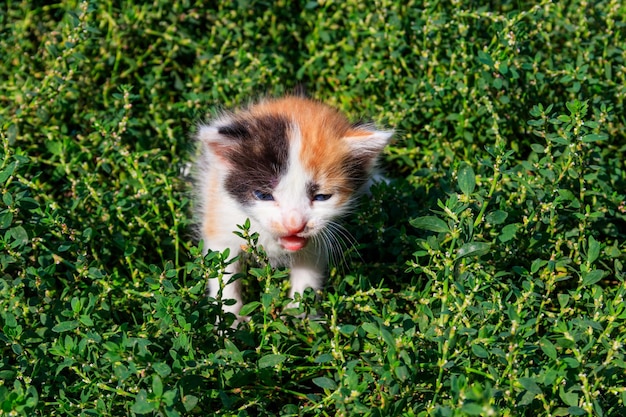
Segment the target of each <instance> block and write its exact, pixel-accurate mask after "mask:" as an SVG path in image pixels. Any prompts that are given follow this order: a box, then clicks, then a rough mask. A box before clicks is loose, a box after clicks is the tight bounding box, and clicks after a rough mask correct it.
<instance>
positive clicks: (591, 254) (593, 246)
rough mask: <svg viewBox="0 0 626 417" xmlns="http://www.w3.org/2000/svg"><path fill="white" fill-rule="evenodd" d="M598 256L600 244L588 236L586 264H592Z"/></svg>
mask: <svg viewBox="0 0 626 417" xmlns="http://www.w3.org/2000/svg"><path fill="white" fill-rule="evenodd" d="M599 255H600V242H598V241H597V240H595V239H594V238H593V236H589V240H588V245H587V262H589V263H590V264H592V263H593V262H594V261H595V260H596V259H598V256H599Z"/></svg>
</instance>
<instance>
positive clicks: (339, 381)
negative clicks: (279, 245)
mask: <svg viewBox="0 0 626 417" xmlns="http://www.w3.org/2000/svg"><path fill="white" fill-rule="evenodd" d="M215 3H219V4H220V5H218V6H216V5H199V4H195V3H193V2H190V1H182V2H166V1H163V0H155V1H153V2H151V3H149V4H148V3H145V4H144V3H142V2H132V1H130V2H113V1H111V0H106V1H99V2H91V3H89V2H77V1H64V2H61V3H58V4H47V3H42V2H34V3H33V2H26V1H23V2H18V1H9V2H5V3H4V4H3V5H1V6H0V8H1V10H0V55H1V56H2V62H3V63H4V64H3V66H1V67H0V81H1V82H0V139H1V142H0V143H1V146H0V184H1V185H0V193H1V197H2V198H1V199H0V200H1V201H0V340H1V344H0V349H1V350H2V352H1V355H0V415H24V416H33V415H37V416H91V415H102V416H121V415H160V416H168V417H169V416H182V415H198V416H204V415H214V414H215V415H237V416H247V415H249V416H270V415H283V416H295V415H303V416H307V415H324V416H331V415H346V416H348V415H350V416H351V415H368V416H395V415H403V416H413V415H435V416H460V415H503V416H514V415H538V416H563V415H587V416H618V415H624V414H626V406H625V403H626V362H625V360H624V353H625V349H624V344H625V343H626V303H625V302H624V297H625V295H626V283H625V272H624V262H625V260H626V256H625V252H626V173H625V166H624V161H625V160H626V155H625V154H626V135H625V133H624V132H626V126H625V121H626V120H625V119H626V116H625V114H626V108H625V106H624V100H625V98H626V80H625V78H626V66H625V60H626V32H625V25H626V6H625V5H624V4H623V2H621V1H595V2H584V1H578V0H574V1H571V2H550V1H544V2H541V3H539V4H536V3H535V2H524V1H512V2H494V3H493V4H492V5H491V6H484V7H478V6H477V5H475V4H474V3H472V2H450V4H449V3H448V2H425V3H419V2H413V1H411V0H408V1H398V0H393V1H392V0H377V1H373V2H362V1H345V2H332V1H319V2H315V1H311V2H308V1H300V2H291V1H286V0H282V1H281V0H279V1H276V2H260V1H245V0H241V1H238V2H232V3H231V2H215ZM298 84H304V85H306V86H307V87H308V90H309V93H310V94H311V95H312V96H313V97H316V98H319V99H322V100H324V101H326V102H329V103H331V104H333V105H335V106H337V107H338V108H340V109H342V110H343V111H345V112H347V113H348V114H349V115H351V117H353V118H354V119H359V118H365V119H372V120H374V121H376V122H377V123H379V124H381V125H384V126H389V127H393V128H395V129H396V130H397V135H396V137H395V140H394V142H393V143H392V145H390V146H389V147H388V148H387V150H386V151H385V155H384V165H385V168H386V170H387V172H388V175H389V176H390V177H391V178H392V179H393V180H392V181H391V183H390V184H389V185H379V186H377V187H376V188H375V189H373V191H372V193H373V194H372V196H371V198H368V199H365V200H364V201H363V202H362V205H361V209H360V210H359V211H358V212H357V213H356V214H355V215H354V216H352V217H351V218H348V219H346V221H345V224H346V226H347V227H348V228H349V230H350V231H351V233H352V234H353V235H354V237H355V240H356V242H357V244H356V245H355V248H353V249H350V250H347V251H346V254H345V262H344V263H342V264H340V265H337V267H336V268H333V269H332V270H331V273H330V277H329V279H328V284H327V288H326V291H325V293H324V295H323V296H322V297H320V299H318V300H316V299H315V296H314V295H313V294H310V293H308V294H305V296H304V298H303V300H302V307H301V308H302V310H303V311H305V312H308V313H311V317H316V318H315V319H313V318H311V319H308V318H306V319H298V318H295V317H293V316H290V315H286V314H283V313H282V308H283V306H284V305H285V304H286V303H287V302H288V301H287V300H285V297H284V296H285V294H286V288H285V285H286V283H285V279H284V271H279V270H275V269H273V268H272V266H271V265H266V264H265V263H263V262H261V264H260V265H258V267H257V268H252V269H250V271H249V274H248V276H247V277H245V278H243V279H245V280H246V281H247V282H248V286H247V287H248V288H251V290H250V292H251V294H250V301H251V303H250V304H248V305H247V306H246V307H245V309H246V310H247V312H248V313H249V314H250V316H251V320H250V322H249V323H247V324H246V325H244V326H242V327H240V328H239V329H238V330H232V329H230V328H229V327H228V321H229V319H228V318H227V319H226V320H224V321H221V322H220V325H219V327H221V329H220V328H218V327H216V326H215V325H214V323H215V317H216V315H217V314H219V311H220V310H219V307H218V306H216V305H215V304H214V303H211V302H209V301H208V300H207V299H206V298H205V297H204V296H203V289H204V286H205V282H206V279H207V278H208V277H209V276H215V275H217V274H219V273H220V271H221V270H222V269H223V266H224V264H225V262H227V261H228V259H226V257H225V256H223V254H217V253H211V254H209V255H208V256H207V257H206V258H204V259H203V258H202V256H200V255H199V253H200V252H199V250H198V248H197V246H196V245H197V243H196V242H194V241H193V239H192V237H191V232H190V230H191V225H192V221H191V220H190V215H189V213H190V209H191V205H192V202H190V200H189V184H188V178H186V177H185V175H184V167H185V164H186V163H187V162H188V161H189V160H190V158H191V157H192V155H193V144H192V143H191V140H190V135H191V133H192V132H193V129H194V123H195V122H196V121H198V120H200V119H202V118H203V117H205V115H206V114H209V113H211V112H213V111H216V109H218V108H220V107H231V106H234V105H236V104H238V103H242V102H247V101H248V100H249V99H250V98H251V97H252V98H254V97H259V96H262V95H264V94H280V93H281V92H284V91H289V90H291V89H292V88H294V87H295V86H297V85H298ZM244 234H245V232H244ZM249 240H251V241H252V242H253V241H254V237H249ZM354 249H356V250H354ZM254 250H256V251H257V255H259V257H260V259H261V260H262V258H263V257H262V252H261V251H260V249H259V248H257V249H254ZM357 252H358V253H357ZM257 300H258V301H257Z"/></svg>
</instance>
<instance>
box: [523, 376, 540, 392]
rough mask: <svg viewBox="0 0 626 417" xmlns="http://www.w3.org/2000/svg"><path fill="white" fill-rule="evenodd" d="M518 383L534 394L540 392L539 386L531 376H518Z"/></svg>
mask: <svg viewBox="0 0 626 417" xmlns="http://www.w3.org/2000/svg"><path fill="white" fill-rule="evenodd" d="M519 383H520V384H521V385H522V386H523V387H524V389H526V390H527V391H529V392H532V393H533V394H534V395H539V394H541V388H539V385H537V383H536V382H535V380H534V379H533V378H520V379H519Z"/></svg>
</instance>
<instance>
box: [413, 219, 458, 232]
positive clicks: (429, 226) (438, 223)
mask: <svg viewBox="0 0 626 417" xmlns="http://www.w3.org/2000/svg"><path fill="white" fill-rule="evenodd" d="M409 223H411V226H413V227H415V228H417V229H424V230H430V231H431V232H436V233H448V232H450V228H449V227H448V224H447V223H446V222H444V221H443V220H441V219H440V218H439V217H436V216H423V217H418V218H416V219H411V220H409Z"/></svg>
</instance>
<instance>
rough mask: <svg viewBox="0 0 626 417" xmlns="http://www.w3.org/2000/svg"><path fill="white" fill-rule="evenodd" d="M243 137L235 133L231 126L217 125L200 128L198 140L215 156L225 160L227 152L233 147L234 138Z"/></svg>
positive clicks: (203, 125) (200, 126) (202, 125)
mask: <svg viewBox="0 0 626 417" xmlns="http://www.w3.org/2000/svg"><path fill="white" fill-rule="evenodd" d="M237 133H238V134H239V135H241V132H234V131H233V129H232V128H231V126H230V125H223V126H216V125H215V124H211V125H205V124H201V125H199V126H198V133H197V134H196V138H197V139H198V140H199V141H200V142H201V143H202V144H203V145H205V146H206V147H207V148H208V149H209V150H210V151H211V153H212V154H213V155H216V156H217V157H219V158H220V159H222V160H225V157H226V152H227V151H228V149H229V148H230V147H231V146H232V145H233V137H234V136H237Z"/></svg>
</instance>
